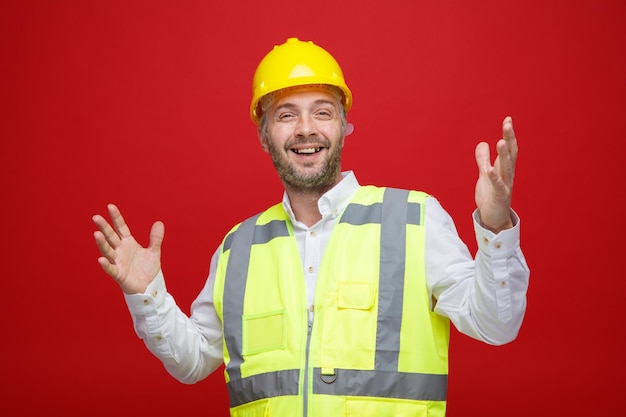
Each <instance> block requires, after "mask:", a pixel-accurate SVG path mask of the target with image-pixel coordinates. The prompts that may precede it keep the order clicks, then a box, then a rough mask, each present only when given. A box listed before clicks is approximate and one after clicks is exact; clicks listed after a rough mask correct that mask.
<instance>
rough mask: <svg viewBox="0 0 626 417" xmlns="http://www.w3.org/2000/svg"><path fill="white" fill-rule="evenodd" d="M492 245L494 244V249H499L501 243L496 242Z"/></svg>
mask: <svg viewBox="0 0 626 417" xmlns="http://www.w3.org/2000/svg"><path fill="white" fill-rule="evenodd" d="M493 246H495V248H496V249H500V248H501V247H502V243H500V242H496V243H495V244H494V245H493Z"/></svg>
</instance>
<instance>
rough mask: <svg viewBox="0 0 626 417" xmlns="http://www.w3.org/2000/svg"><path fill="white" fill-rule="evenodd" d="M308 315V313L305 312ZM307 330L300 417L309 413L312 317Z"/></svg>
mask: <svg viewBox="0 0 626 417" xmlns="http://www.w3.org/2000/svg"><path fill="white" fill-rule="evenodd" d="M307 315H308V311H307ZM308 322H309V329H308V331H307V335H306V349H305V359H304V387H303V389H302V405H303V410H302V416H303V417H307V416H308V411H309V348H310V346H311V332H312V331H313V317H311V318H310V319H309V320H308Z"/></svg>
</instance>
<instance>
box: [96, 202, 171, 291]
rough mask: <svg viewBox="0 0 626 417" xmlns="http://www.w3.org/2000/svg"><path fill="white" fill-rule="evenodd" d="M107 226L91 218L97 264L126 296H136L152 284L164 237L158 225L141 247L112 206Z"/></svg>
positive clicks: (163, 230) (117, 210) (158, 263)
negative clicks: (94, 225) (96, 251)
mask: <svg viewBox="0 0 626 417" xmlns="http://www.w3.org/2000/svg"><path fill="white" fill-rule="evenodd" d="M107 209H108V211H109V216H110V217H111V224H112V225H111V224H109V223H108V222H107V221H106V220H105V219H104V217H102V216H100V215H98V214H97V215H95V216H93V222H94V223H95V224H96V226H98V229H99V230H97V231H96V232H94V238H95V240H96V245H97V246H98V249H99V250H100V253H101V254H102V256H100V257H99V258H98V263H99V264H100V266H101V267H102V269H104V271H105V272H106V273H107V274H109V275H110V276H111V277H112V278H113V279H114V280H115V282H117V283H118V284H119V286H120V287H121V288H122V290H123V291H124V292H125V293H127V294H140V293H143V292H145V290H146V288H147V287H148V285H149V284H150V282H152V280H153V279H154V277H155V276H156V275H157V273H158V272H159V270H160V268H161V243H162V242H163V236H164V235H165V227H164V225H163V223H162V222H155V223H154V224H153V225H152V229H151V230H150V243H149V245H148V247H147V248H144V247H142V246H141V245H140V244H139V243H137V241H136V240H135V238H134V237H133V236H132V234H131V233H130V229H129V228H128V226H127V225H126V222H125V221H124V218H123V217H122V214H121V213H120V211H119V209H118V208H117V207H116V206H115V205H114V204H109V205H107Z"/></svg>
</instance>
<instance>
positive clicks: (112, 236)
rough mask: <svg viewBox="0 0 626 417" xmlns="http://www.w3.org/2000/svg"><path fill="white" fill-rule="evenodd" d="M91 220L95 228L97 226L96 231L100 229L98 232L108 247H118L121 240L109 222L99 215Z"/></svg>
mask: <svg viewBox="0 0 626 417" xmlns="http://www.w3.org/2000/svg"><path fill="white" fill-rule="evenodd" d="M92 220H93V222H94V223H95V224H96V226H98V229H100V232H101V233H102V235H103V237H104V238H105V239H106V241H107V242H108V243H109V245H111V246H112V247H113V248H116V247H118V246H119V244H120V242H121V239H120V237H119V235H118V234H117V232H116V231H115V230H113V228H112V227H111V225H110V224H109V222H107V221H106V220H105V219H104V217H102V216H100V215H99V214H96V215H95V216H93V217H92Z"/></svg>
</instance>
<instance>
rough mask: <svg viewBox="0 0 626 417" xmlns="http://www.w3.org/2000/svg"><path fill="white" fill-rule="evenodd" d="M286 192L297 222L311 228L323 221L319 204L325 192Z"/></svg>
mask: <svg viewBox="0 0 626 417" xmlns="http://www.w3.org/2000/svg"><path fill="white" fill-rule="evenodd" d="M286 191H287V196H289V203H290V204H291V210H293V215H294V217H295V218H296V220H298V221H299V222H302V223H304V224H305V225H307V227H311V226H313V225H314V224H315V223H317V222H319V221H320V220H321V219H322V213H320V210H319V206H318V204H317V202H318V201H319V199H320V197H321V196H322V195H323V194H324V193H323V192H322V193H320V192H319V191H316V192H311V191H304V192H303V191H294V190H286Z"/></svg>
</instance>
